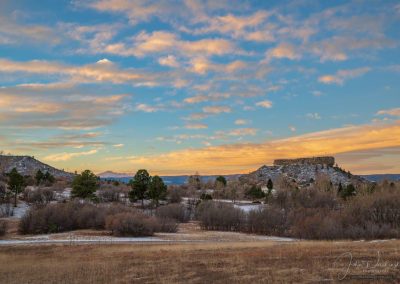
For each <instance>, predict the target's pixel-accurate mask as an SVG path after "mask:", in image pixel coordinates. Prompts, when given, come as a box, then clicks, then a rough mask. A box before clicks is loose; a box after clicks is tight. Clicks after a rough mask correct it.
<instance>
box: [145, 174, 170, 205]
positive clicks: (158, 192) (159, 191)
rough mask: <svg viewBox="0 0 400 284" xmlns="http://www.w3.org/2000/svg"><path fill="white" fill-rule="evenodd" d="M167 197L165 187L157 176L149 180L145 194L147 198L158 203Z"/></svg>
mask: <svg viewBox="0 0 400 284" xmlns="http://www.w3.org/2000/svg"><path fill="white" fill-rule="evenodd" d="M166 195H167V186H166V185H165V184H164V181H163V180H162V178H160V177H159V176H154V177H152V178H151V180H150V184H149V190H148V192H147V196H148V197H149V198H150V199H151V200H153V201H154V202H155V203H156V206H158V203H159V201H160V200H161V199H165V197H166Z"/></svg>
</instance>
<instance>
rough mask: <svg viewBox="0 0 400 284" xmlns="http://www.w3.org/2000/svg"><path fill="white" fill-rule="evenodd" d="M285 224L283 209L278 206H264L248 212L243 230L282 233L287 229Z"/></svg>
mask: <svg viewBox="0 0 400 284" xmlns="http://www.w3.org/2000/svg"><path fill="white" fill-rule="evenodd" d="M287 225H288V224H287V216H286V213H285V211H284V210H282V209H280V208H278V207H264V208H262V209H259V210H252V211H250V212H249V213H248V215H247V224H246V228H245V230H246V231H247V232H249V233H256V234H273V235H284V234H285V233H286V231H287V229H288V227H287Z"/></svg>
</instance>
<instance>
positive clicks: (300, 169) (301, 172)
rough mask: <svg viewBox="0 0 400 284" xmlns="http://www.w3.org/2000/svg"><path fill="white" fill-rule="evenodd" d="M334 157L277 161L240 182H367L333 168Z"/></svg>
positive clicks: (245, 176) (305, 183)
mask: <svg viewBox="0 0 400 284" xmlns="http://www.w3.org/2000/svg"><path fill="white" fill-rule="evenodd" d="M334 165H335V158H334V157H312V158H299V159H279V160H275V161H274V165H273V166H265V165H264V166H262V167H261V168H259V169H258V170H256V171H254V172H252V173H250V174H248V175H244V176H242V177H241V180H243V181H246V180H253V181H256V182H257V183H262V184H263V183H266V182H267V181H268V179H271V180H272V181H275V180H277V179H278V178H279V177H280V176H284V177H286V178H288V179H290V180H294V181H295V182H296V183H297V184H298V185H299V186H300V187H302V186H307V185H309V184H310V183H312V182H314V181H315V180H316V179H317V177H318V176H320V175H325V176H327V177H328V178H329V179H330V181H331V182H332V184H334V185H338V184H339V183H341V184H342V185H347V184H350V183H359V182H367V181H366V180H365V179H363V178H361V177H359V176H356V175H353V174H351V173H350V172H346V171H344V170H342V169H341V168H339V167H337V166H334Z"/></svg>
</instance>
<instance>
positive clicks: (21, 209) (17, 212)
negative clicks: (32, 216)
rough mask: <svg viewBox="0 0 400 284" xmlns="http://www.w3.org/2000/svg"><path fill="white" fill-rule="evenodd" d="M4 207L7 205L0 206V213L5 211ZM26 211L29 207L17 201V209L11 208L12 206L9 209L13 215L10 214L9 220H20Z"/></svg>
mask: <svg viewBox="0 0 400 284" xmlns="http://www.w3.org/2000/svg"><path fill="white" fill-rule="evenodd" d="M5 206H7V205H6V204H2V205H0V207H1V208H0V211H2V210H3V209H5ZM11 206H12V205H11ZM28 209H29V205H28V204H27V203H26V202H23V201H19V202H18V204H17V207H13V206H12V207H11V210H12V211H13V214H12V216H10V218H14V219H20V218H22V216H24V215H25V213H26V211H28Z"/></svg>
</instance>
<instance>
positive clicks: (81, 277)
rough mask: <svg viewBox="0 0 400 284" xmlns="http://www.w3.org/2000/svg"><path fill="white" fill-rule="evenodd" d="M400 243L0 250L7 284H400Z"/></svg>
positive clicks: (237, 243) (396, 241)
mask: <svg viewBox="0 0 400 284" xmlns="http://www.w3.org/2000/svg"><path fill="white" fill-rule="evenodd" d="M399 246H400V241H398V240H388V241H369V242H366V241H297V242H274V241H253V242H248V241H247V242H204V243H202V242H198V243H170V244H165V243H163V244H134V245H131V244H114V245H28V246H3V247H0V263H1V265H0V275H1V278H0V282H1V283H188V282H190V283H321V282H328V283H335V282H340V281H341V280H345V281H346V283H348V282H350V283H365V282H366V281H372V282H373V283H387V282H392V283H396V282H397V283H398V281H399V279H400V271H399V270H400V267H399V261H400V252H399V250H398V248H399Z"/></svg>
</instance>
